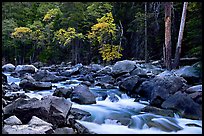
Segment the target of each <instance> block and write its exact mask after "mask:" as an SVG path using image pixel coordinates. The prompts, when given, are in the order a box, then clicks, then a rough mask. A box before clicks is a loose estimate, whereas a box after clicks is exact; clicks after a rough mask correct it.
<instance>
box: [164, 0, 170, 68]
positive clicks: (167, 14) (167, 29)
mask: <svg viewBox="0 0 204 136" xmlns="http://www.w3.org/2000/svg"><path fill="white" fill-rule="evenodd" d="M171 5H172V2H165V51H166V53H165V56H166V57H165V61H164V62H165V65H166V68H167V69H168V70H171Z"/></svg>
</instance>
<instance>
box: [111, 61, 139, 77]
mask: <svg viewBox="0 0 204 136" xmlns="http://www.w3.org/2000/svg"><path fill="white" fill-rule="evenodd" d="M135 68H136V63H135V62H134V61H130V60H123V61H118V62H116V63H115V64H114V65H113V67H112V73H113V75H115V76H119V75H123V74H125V73H129V72H131V71H133V70H134V69H135Z"/></svg>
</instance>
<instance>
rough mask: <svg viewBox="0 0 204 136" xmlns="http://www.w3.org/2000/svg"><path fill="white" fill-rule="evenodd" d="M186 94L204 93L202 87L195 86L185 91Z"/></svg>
mask: <svg viewBox="0 0 204 136" xmlns="http://www.w3.org/2000/svg"><path fill="white" fill-rule="evenodd" d="M185 92H186V93H195V92H202V85H195V86H192V87H189V88H188V89H186V90H185Z"/></svg>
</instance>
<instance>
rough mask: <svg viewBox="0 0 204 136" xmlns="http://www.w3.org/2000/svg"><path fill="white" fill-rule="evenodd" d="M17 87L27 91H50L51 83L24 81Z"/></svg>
mask: <svg viewBox="0 0 204 136" xmlns="http://www.w3.org/2000/svg"><path fill="white" fill-rule="evenodd" d="M19 86H20V87H21V88H23V89H27V90H50V89H52V83H51V82H31V81H28V80H26V79H23V80H21V82H20V83H19Z"/></svg>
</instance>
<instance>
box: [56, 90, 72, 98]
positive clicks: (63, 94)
mask: <svg viewBox="0 0 204 136" xmlns="http://www.w3.org/2000/svg"><path fill="white" fill-rule="evenodd" d="M72 91H73V89H72V88H64V87H60V88H56V89H55V90H54V93H53V96H57V97H64V98H69V97H70V95H71V93H72Z"/></svg>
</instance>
